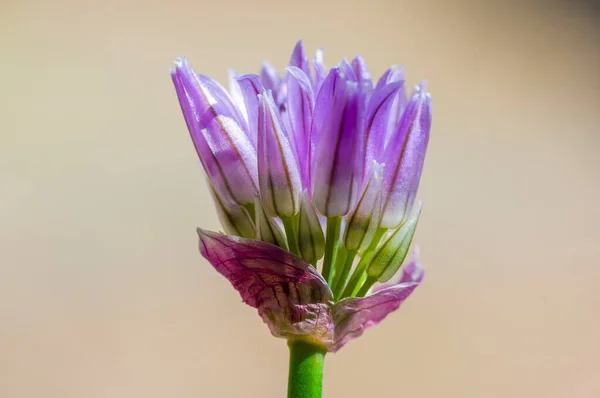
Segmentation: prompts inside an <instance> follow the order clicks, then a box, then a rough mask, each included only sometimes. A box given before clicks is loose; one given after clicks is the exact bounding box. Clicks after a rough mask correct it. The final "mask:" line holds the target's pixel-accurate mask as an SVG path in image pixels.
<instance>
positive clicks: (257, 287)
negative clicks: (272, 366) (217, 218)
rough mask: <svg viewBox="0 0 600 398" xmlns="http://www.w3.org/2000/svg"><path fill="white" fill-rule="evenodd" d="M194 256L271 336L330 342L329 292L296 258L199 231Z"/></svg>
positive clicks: (278, 250)
mask: <svg viewBox="0 0 600 398" xmlns="http://www.w3.org/2000/svg"><path fill="white" fill-rule="evenodd" d="M198 234H199V236H200V252H201V253H202V255H203V256H204V257H205V258H206V259H207V260H208V261H209V262H210V263H211V264H212V265H213V267H214V268H215V269H216V270H217V271H218V272H219V273H221V274H222V275H223V276H225V277H226V278H227V279H228V280H229V281H230V282H231V284H232V285H233V287H234V288H235V289H236V290H237V291H238V292H239V293H240V295H241V297H242V299H243V300H244V302H245V303H246V304H248V305H250V306H252V307H254V308H257V309H258V312H259V314H260V316H261V317H262V318H263V320H264V322H265V323H266V324H267V325H268V326H269V329H270V330H271V333H272V334H273V335H274V336H276V337H293V336H296V337H297V336H302V337H304V338H307V339H312V340H314V341H315V342H317V343H319V344H323V345H325V346H329V345H330V344H331V343H332V341H333V322H332V318H331V313H330V305H331V300H332V293H331V290H330V289H329V287H328V286H327V283H326V282H325V280H324V279H323V277H322V276H321V275H320V274H319V273H318V272H317V271H316V270H315V269H314V268H313V267H312V266H311V265H309V264H308V263H306V262H305V261H304V260H302V259H301V258H299V257H297V256H295V255H293V254H291V253H289V252H287V251H285V250H282V249H281V248H279V247H276V246H273V245H270V244H268V243H264V242H260V241H256V240H251V239H244V238H239V237H233V236H225V235H222V234H218V233H214V232H209V231H204V230H201V229H199V230H198Z"/></svg>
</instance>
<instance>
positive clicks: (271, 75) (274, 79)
mask: <svg viewBox="0 0 600 398" xmlns="http://www.w3.org/2000/svg"><path fill="white" fill-rule="evenodd" d="M260 80H261V82H262V84H263V86H264V87H265V90H271V91H273V92H277V90H278V89H279V86H280V85H281V77H279V73H277V69H275V67H274V66H273V65H271V64H270V63H268V62H263V64H262V67H261V68H260Z"/></svg>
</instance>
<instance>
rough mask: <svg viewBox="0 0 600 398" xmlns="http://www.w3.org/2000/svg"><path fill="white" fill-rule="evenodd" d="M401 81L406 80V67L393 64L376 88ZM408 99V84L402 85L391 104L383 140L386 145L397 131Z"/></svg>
mask: <svg viewBox="0 0 600 398" xmlns="http://www.w3.org/2000/svg"><path fill="white" fill-rule="evenodd" d="M399 81H404V68H403V67H397V66H392V67H391V68H389V69H388V70H387V71H385V73H384V74H383V75H382V76H381V78H380V79H379V81H378V82H377V88H376V90H380V89H381V88H383V87H384V86H385V85H386V84H390V83H395V82H399ZM407 102H408V100H407V99H406V85H404V84H403V85H402V87H400V90H399V92H398V94H397V95H396V96H394V100H393V102H392V104H391V105H390V110H389V116H388V118H387V126H386V128H385V134H384V135H385V138H384V140H383V144H384V147H385V146H387V144H388V142H389V141H390V138H391V136H392V134H394V132H395V131H396V126H397V125H398V122H399V121H400V116H401V115H402V112H404V109H405V108H406V103H407Z"/></svg>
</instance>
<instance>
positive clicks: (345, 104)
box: [310, 68, 362, 216]
mask: <svg viewBox="0 0 600 398" xmlns="http://www.w3.org/2000/svg"><path fill="white" fill-rule="evenodd" d="M357 94H358V90H357V85H356V83H353V82H349V81H347V80H346V79H345V78H344V76H343V74H342V73H341V71H340V70H339V69H338V68H333V69H332V70H331V72H330V73H329V75H328V76H327V78H326V79H325V82H324V83H323V86H322V87H321V90H320V91H319V94H318V96H317V100H316V104H315V113H314V118H313V125H312V130H311V137H312V140H313V142H314V145H315V149H314V156H313V157H312V159H311V166H310V178H311V187H312V190H311V193H312V196H313V203H314V204H315V207H316V208H317V210H319V212H320V213H321V214H322V215H324V216H343V215H346V214H347V213H348V212H349V211H350V210H352V207H353V206H354V202H355V201H356V196H357V191H358V181H359V179H360V178H361V177H362V176H361V175H360V174H361V171H359V170H357V168H356V162H355V160H356V149H357V145H356V140H357V135H358V133H357V126H358V95H357Z"/></svg>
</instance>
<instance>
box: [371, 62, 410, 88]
mask: <svg viewBox="0 0 600 398" xmlns="http://www.w3.org/2000/svg"><path fill="white" fill-rule="evenodd" d="M400 80H404V68H403V67H398V66H396V65H394V66H392V67H390V68H388V70H386V71H385V72H383V75H381V77H380V78H379V80H378V81H377V86H376V87H375V90H380V89H381V88H382V87H383V86H385V85H386V84H389V83H394V82H399V81H400Z"/></svg>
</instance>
